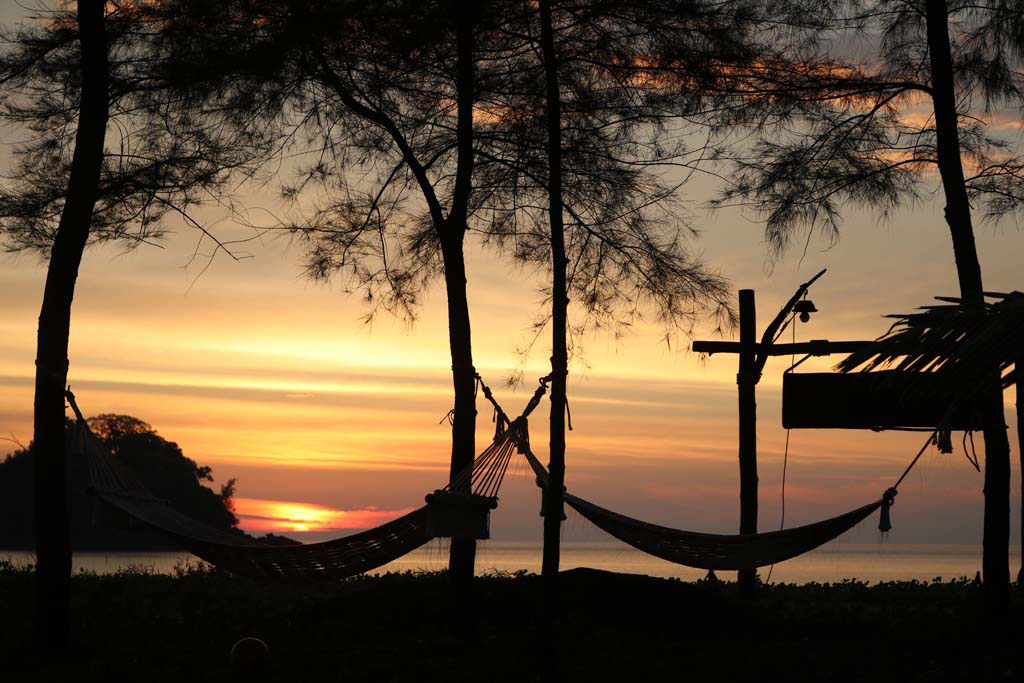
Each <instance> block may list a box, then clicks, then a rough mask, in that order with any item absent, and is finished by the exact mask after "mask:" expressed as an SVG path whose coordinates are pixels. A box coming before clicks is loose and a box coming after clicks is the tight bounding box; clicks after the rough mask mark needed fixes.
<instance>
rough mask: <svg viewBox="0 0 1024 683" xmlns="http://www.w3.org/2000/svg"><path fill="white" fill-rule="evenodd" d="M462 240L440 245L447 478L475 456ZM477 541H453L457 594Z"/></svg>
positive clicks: (468, 578)
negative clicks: (449, 397) (450, 402)
mask: <svg viewBox="0 0 1024 683" xmlns="http://www.w3.org/2000/svg"><path fill="white" fill-rule="evenodd" d="M462 242H463V239H462V236H461V235H458V236H454V237H449V238H448V239H447V241H446V242H445V243H444V244H443V245H442V253H443V255H444V271H445V273H444V280H445V285H446V286H447V293H448V341H449V344H450V348H451V356H452V385H453V388H454V390H455V410H454V411H453V413H452V459H451V469H450V478H451V480H454V478H455V477H456V476H457V475H458V474H459V473H460V472H461V471H462V470H463V469H465V468H466V466H468V465H469V464H470V463H472V462H473V459H474V457H475V453H476V443H475V441H476V396H475V395H474V393H475V388H476V370H475V369H474V367H473V349H472V343H471V339H472V336H471V331H470V326H469V301H468V299H467V298H466V263H465V258H464V255H463V252H462ZM475 558H476V541H474V540H472V539H452V544H451V551H450V555H449V571H450V572H451V575H452V577H453V579H454V580H455V583H456V588H457V590H458V591H466V590H468V589H469V585H470V584H471V583H472V580H473V565H474V562H475Z"/></svg>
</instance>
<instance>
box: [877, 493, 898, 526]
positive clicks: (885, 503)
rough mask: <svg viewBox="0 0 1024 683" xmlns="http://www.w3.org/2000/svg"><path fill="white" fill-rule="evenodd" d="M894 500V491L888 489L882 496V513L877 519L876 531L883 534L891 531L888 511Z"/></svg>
mask: <svg viewBox="0 0 1024 683" xmlns="http://www.w3.org/2000/svg"><path fill="white" fill-rule="evenodd" d="M895 499H896V489H889V490H887V491H886V492H885V493H884V494H883V495H882V512H881V514H880V515H879V517H878V530H879V531H881V532H882V533H883V534H884V533H888V532H889V531H891V530H892V516H891V515H890V514H889V510H890V509H891V508H892V504H893V501H894V500H895Z"/></svg>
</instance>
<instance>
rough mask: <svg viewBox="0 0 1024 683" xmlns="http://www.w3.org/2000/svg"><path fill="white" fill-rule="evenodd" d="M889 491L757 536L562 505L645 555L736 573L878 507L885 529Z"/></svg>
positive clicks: (831, 534) (792, 551)
mask: <svg viewBox="0 0 1024 683" xmlns="http://www.w3.org/2000/svg"><path fill="white" fill-rule="evenodd" d="M524 455H525V456H526V459H527V461H528V462H529V463H530V466H531V467H532V468H533V471H534V473H535V474H536V475H537V484H538V486H540V487H541V488H543V489H546V487H547V484H548V471H547V470H546V469H545V468H544V466H543V465H542V464H541V463H540V461H539V460H537V458H536V456H535V455H534V454H533V453H532V452H530V450H529V449H525V450H524ZM894 495H895V490H894V489H889V491H886V493H885V495H884V496H882V498H880V499H879V500H876V501H875V502H873V503H870V504H868V505H865V506H864V507H860V508H857V509H856V510H852V511H850V512H847V513H845V514H842V515H839V516H837V517H832V518H830V519H826V520H823V521H820V522H815V523H814V524H808V525H806V526H800V527H794V528H792V529H785V530H783V531H770V532H767V533H761V534H735V535H727V534H706V533H700V532H696V531H683V530H681V529H672V528H670V527H665V526H659V525H657V524H651V523H649V522H644V521H642V520H639V519H634V518H633V517H627V516H626V515H622V514H619V513H617V512H613V511H611V510H608V509H606V508H603V507H601V506H599V505H595V504H594V503H591V502H590V501H588V500H584V499H583V498H580V497H578V496H574V495H572V494H570V493H565V494H564V499H565V502H566V504H567V505H569V507H571V508H572V509H573V510H575V511H576V512H578V513H579V514H580V515H582V516H583V517H584V518H586V519H587V520H588V521H589V522H591V523H592V524H593V525H594V526H596V527H598V528H599V529H601V530H603V531H605V532H607V533H608V534H610V535H612V536H614V537H615V538H617V539H619V540H620V541H622V542H623V543H626V544H628V545H631V546H633V547H634V548H636V549H637V550H640V551H643V552H645V553H647V554H648V555H654V556H655V557H660V558H661V559H663V560H668V561H669V562H674V563H676V564H681V565H685V566H687V567H696V568H698V569H718V570H733V569H735V570H739V569H753V568H756V567H764V566H767V565H770V564H775V563H777V562H782V561H784V560H789V559H792V558H794V557H796V556H798V555H802V554H804V553H806V552H808V551H811V550H814V549H815V548H817V547H818V546H820V545H822V544H824V543H827V542H829V541H831V540H833V539H836V538H838V537H839V536H841V535H842V534H844V533H846V532H847V531H849V530H850V529H852V528H853V527H855V526H857V525H858V524H860V523H861V522H862V521H864V520H865V519H866V518H867V517H868V516H869V515H871V513H873V512H874V511H875V510H878V509H879V508H881V509H882V521H881V522H880V524H879V528H880V529H882V530H883V531H888V530H889V516H888V512H889V506H891V505H892V498H893V496H894Z"/></svg>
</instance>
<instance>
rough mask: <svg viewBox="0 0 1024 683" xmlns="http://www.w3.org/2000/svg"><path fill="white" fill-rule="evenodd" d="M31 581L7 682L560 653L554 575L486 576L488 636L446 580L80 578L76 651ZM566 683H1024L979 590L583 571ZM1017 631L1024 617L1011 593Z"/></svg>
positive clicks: (570, 587)
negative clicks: (35, 639)
mask: <svg viewBox="0 0 1024 683" xmlns="http://www.w3.org/2000/svg"><path fill="white" fill-rule="evenodd" d="M33 581H34V578H33V574H32V572H31V571H30V569H28V568H24V567H14V566H11V565H10V564H4V563H2V562H0V605H3V607H4V612H3V617H2V621H0V643H2V646H0V648H2V649H0V680H2V681H19V680H33V681H46V680H54V681H58V680H59V681H112V680H133V681H175V682H178V683H180V682H183V681H229V680H252V678H243V677H241V676H238V675H237V672H234V671H233V670H232V669H231V667H230V663H229V659H228V653H229V651H230V649H231V646H232V644H234V643H235V642H236V641H237V640H239V639H240V638H242V637H245V636H256V637H259V638H261V639H263V640H264V641H265V642H266V643H267V644H268V645H269V647H270V649H271V660H270V663H269V666H268V668H267V670H266V671H265V672H264V675H263V676H260V677H258V679H260V680H280V681H321V680H323V681H374V682H381V681H383V682H387V681H447V682H451V681H463V680H465V681H532V680H539V678H538V673H539V671H541V669H542V668H543V667H544V666H545V664H546V662H547V660H546V658H545V657H544V655H543V653H544V652H545V651H546V650H545V648H544V647H543V645H542V639H541V638H540V635H539V630H538V619H537V617H538V614H539V613H540V607H541V605H540V603H539V599H540V594H541V592H540V589H541V585H540V579H539V578H538V577H536V576H532V575H525V574H500V575H491V576H485V577H482V578H480V579H478V580H477V581H476V583H475V590H474V596H475V597H474V603H475V610H474V612H475V614H476V629H475V634H474V637H473V638H471V639H469V640H467V639H466V638H465V637H463V630H462V629H461V628H460V627H458V626H457V625H458V624H460V623H462V622H460V620H458V619H457V613H456V610H455V608H454V607H453V592H452V589H451V586H450V584H449V582H448V580H447V577H446V576H445V575H444V574H437V573H426V574H414V573H404V574H387V575H384V576H373V577H357V578H355V579H351V580H348V581H345V582H341V583H339V584H335V585H331V586H328V587H323V586H320V587H308V586H307V587H281V586H267V585H263V584H258V583H255V582H251V581H247V580H242V579H236V578H233V577H230V576H226V575H224V574H221V573H218V572H215V571H210V570H207V569H205V568H203V567H181V568H179V570H178V572H177V574H176V575H174V576H170V575H159V574H153V573H151V572H147V571H145V570H141V569H135V570H130V571H125V572H121V573H119V574H113V575H96V574H79V575H77V576H76V577H75V578H74V584H73V591H74V604H73V610H74V618H75V633H74V637H75V643H76V645H75V651H74V656H73V657H72V658H71V660H69V661H65V662H55V661H50V660H44V661H41V660H40V659H39V658H38V657H36V656H35V655H34V654H33V653H32V649H31V633H32V629H31V624H32V595H33ZM561 584H562V596H563V597H562V603H563V608H564V609H563V616H562V619H561V623H560V627H559V629H558V633H559V643H560V646H559V648H558V651H559V652H560V654H561V659H562V662H561V666H562V669H563V672H564V676H563V678H562V680H568V681H643V680H652V681H668V680H677V679H680V678H687V679H693V680H698V681H701V680H703V681H709V682H711V681H714V682H718V681H722V682H725V681H728V682H732V681H773V680H786V681H861V680H873V681H880V680H881V681H887V680H893V681H895V680H899V681H902V682H910V681H947V680H984V679H986V678H989V679H993V680H1008V681H1011V680H1012V681H1017V680H1024V669H1022V668H1021V659H1020V653H1019V650H1017V649H1016V643H1015V642H1014V641H1012V640H1011V639H1010V638H1011V637H1010V634H1009V633H1007V634H1006V635H1007V639H1006V643H1007V644H1006V648H1005V652H1006V656H1005V657H1003V658H1001V659H1000V660H999V661H993V660H989V659H986V658H985V657H983V656H982V654H981V653H982V648H981V647H980V645H981V638H982V635H981V633H982V629H981V628H980V626H981V595H980V589H979V588H978V587H977V586H975V585H972V584H971V583H969V582H966V581H955V582H949V583H943V582H938V581H936V582H932V583H923V582H899V583H882V584H878V585H873V586H868V585H866V584H864V583H860V582H854V581H848V582H843V583H837V584H831V585H829V584H808V585H802V586H793V585H772V586H765V587H762V589H761V590H760V591H759V595H758V599H757V600H756V602H755V603H754V604H753V605H752V606H749V607H748V606H746V605H744V604H742V603H741V602H740V601H739V600H738V598H737V595H736V592H735V586H734V585H733V584H730V583H713V582H696V583H687V582H682V581H678V580H670V579H655V578H650V577H641V576H628V575H617V574H610V573H606V572H598V571H594V570H573V571H569V572H566V573H564V574H563V575H562V577H561ZM1011 595H1012V601H1011V606H1010V612H1011V622H1010V623H1012V624H1015V625H1017V626H1016V627H1015V628H1014V629H1013V630H1014V632H1016V633H1017V634H1019V633H1020V630H1019V624H1020V621H1021V618H1022V617H1024V610H1022V602H1024V600H1022V598H1024V594H1022V591H1021V590H1019V589H1013V590H1012V591H1011Z"/></svg>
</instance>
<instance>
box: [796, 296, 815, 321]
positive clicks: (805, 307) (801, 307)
mask: <svg viewBox="0 0 1024 683" xmlns="http://www.w3.org/2000/svg"><path fill="white" fill-rule="evenodd" d="M793 312H794V313H799V314H800V322H802V323H805V322H808V321H809V320H810V319H811V313H817V312H818V309H817V308H815V307H814V302H813V301H811V300H810V299H801V300H800V301H797V302H796V305H795V306H793Z"/></svg>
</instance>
